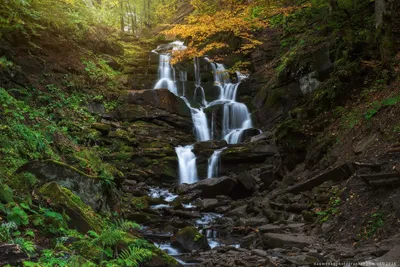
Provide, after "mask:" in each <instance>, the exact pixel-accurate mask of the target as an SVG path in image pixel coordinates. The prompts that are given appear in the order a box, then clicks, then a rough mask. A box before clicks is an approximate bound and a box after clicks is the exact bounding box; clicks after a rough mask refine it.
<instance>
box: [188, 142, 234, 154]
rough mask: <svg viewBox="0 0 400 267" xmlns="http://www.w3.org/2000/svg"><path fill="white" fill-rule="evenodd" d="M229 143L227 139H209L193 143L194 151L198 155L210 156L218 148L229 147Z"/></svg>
mask: <svg viewBox="0 0 400 267" xmlns="http://www.w3.org/2000/svg"><path fill="white" fill-rule="evenodd" d="M227 146H228V143H227V142H226V141H225V140H209V141H204V142H196V143H195V144H194V145H193V150H192V151H193V153H194V154H195V155H196V156H203V157H206V158H209V157H210V156H211V155H212V154H213V153H214V150H216V149H221V148H224V147H227Z"/></svg>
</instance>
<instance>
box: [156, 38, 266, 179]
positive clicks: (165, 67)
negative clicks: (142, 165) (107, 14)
mask: <svg viewBox="0 0 400 267" xmlns="http://www.w3.org/2000/svg"><path fill="white" fill-rule="evenodd" d="M184 49H186V46H184V44H183V42H181V41H175V42H172V43H170V44H166V45H161V46H159V47H157V48H156V49H155V50H153V51H152V52H154V53H157V54H159V66H158V78H159V79H158V81H157V83H156V85H155V86H154V89H161V88H167V89H168V90H169V91H171V92H172V93H174V94H175V95H177V96H180V97H181V98H182V99H183V100H184V101H185V103H186V105H187V106H188V107H189V108H190V110H191V114H192V120H193V125H194V132H195V135H196V140H197V141H208V140H211V139H215V136H216V135H215V134H214V130H215V127H216V125H221V128H222V129H221V139H224V140H226V141H227V143H228V144H238V143H240V142H243V141H244V140H243V137H244V132H245V131H246V130H247V129H249V128H252V127H253V122H252V119H251V114H250V113H249V110H248V108H247V106H246V105H245V104H243V103H239V102H237V101H236V97H237V92H238V89H239V85H240V83H241V81H242V80H243V79H245V78H246V76H245V75H243V74H242V73H240V72H236V73H235V75H236V77H234V78H236V79H235V80H237V82H232V80H231V75H230V73H229V72H228V70H227V69H226V68H225V66H224V65H223V64H220V63H215V62H212V61H211V60H209V59H208V58H204V60H205V61H206V62H208V64H210V67H211V70H212V74H213V79H214V87H213V88H218V89H219V92H218V93H219V96H218V98H217V99H215V100H213V101H211V102H208V101H207V99H206V92H205V91H206V90H205V89H204V88H203V85H202V77H201V64H200V58H195V59H194V88H192V89H193V96H191V95H189V94H190V90H189V89H191V88H189V86H188V78H187V77H188V70H179V72H178V80H177V79H176V78H177V77H176V76H177V75H176V71H175V68H174V67H173V66H172V65H171V56H172V54H173V53H174V51H179V50H184ZM207 88H208V87H207ZM191 103H196V104H195V105H194V106H198V107H193V106H192V104H191ZM216 105H222V110H223V112H222V121H220V122H219V123H217V121H216V120H217V119H218V117H217V116H211V118H210V119H209V118H207V114H206V112H205V110H207V109H208V108H211V107H213V106H216ZM209 121H210V123H209ZM210 124H211V127H210ZM210 128H211V129H210ZM260 132H261V131H260ZM191 149H192V146H186V147H178V148H177V149H176V151H177V154H178V158H179V169H180V180H181V183H183V182H185V183H193V182H196V181H197V180H198V177H197V171H189V170H191V169H193V168H196V164H195V163H193V162H195V160H196V158H195V155H194V154H192V153H191V152H190V151H191ZM222 151H223V150H218V151H215V153H214V154H213V156H212V157H211V158H210V160H209V166H208V168H209V169H208V175H207V176H208V177H217V176H218V162H219V157H220V154H221V153H222ZM181 164H184V165H185V166H182V165H181ZM189 165H190V166H189Z"/></svg>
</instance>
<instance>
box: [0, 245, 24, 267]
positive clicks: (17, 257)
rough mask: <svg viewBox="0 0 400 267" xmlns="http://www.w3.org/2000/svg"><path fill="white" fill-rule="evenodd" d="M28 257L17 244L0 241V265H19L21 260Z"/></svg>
mask: <svg viewBox="0 0 400 267" xmlns="http://www.w3.org/2000/svg"><path fill="white" fill-rule="evenodd" d="M28 259H29V257H28V255H26V254H25V252H23V251H22V250H21V248H20V247H19V246H18V245H15V244H6V243H0V266H4V265H8V264H9V265H12V266H20V264H21V263H22V262H24V261H26V260H28Z"/></svg>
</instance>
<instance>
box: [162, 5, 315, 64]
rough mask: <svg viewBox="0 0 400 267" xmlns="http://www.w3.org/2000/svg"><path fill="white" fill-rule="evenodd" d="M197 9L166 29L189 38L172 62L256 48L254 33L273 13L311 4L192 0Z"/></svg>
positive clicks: (289, 10)
mask: <svg viewBox="0 0 400 267" xmlns="http://www.w3.org/2000/svg"><path fill="white" fill-rule="evenodd" d="M191 2H192V5H193V6H194V7H195V9H196V11H195V12H194V13H193V14H192V15H190V16H189V17H188V18H187V24H179V25H175V26H174V27H173V28H171V29H169V30H166V31H164V32H163V33H164V34H165V35H168V36H177V37H179V38H182V39H184V40H185V41H186V42H189V44H188V49H187V50H186V51H179V52H178V53H174V55H173V59H172V63H176V62H178V61H181V60H183V59H184V58H188V57H189V58H192V57H199V56H204V55H207V54H209V53H213V52H218V53H221V52H222V53H243V54H246V53H248V52H250V51H251V50H253V49H254V48H255V47H256V46H258V45H260V44H261V42H260V41H258V40H257V38H256V37H255V35H254V33H255V32H256V31H257V30H259V29H262V28H265V27H267V26H268V22H269V19H268V18H269V17H271V16H274V15H277V14H284V15H287V14H289V13H291V12H294V11H296V10H297V9H299V8H304V7H306V6H308V5H302V6H290V7H279V6H276V3H275V4H274V5H272V4H266V2H265V1H258V0H253V1H245V0H192V1H191Z"/></svg>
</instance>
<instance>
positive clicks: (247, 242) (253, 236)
mask: <svg viewBox="0 0 400 267" xmlns="http://www.w3.org/2000/svg"><path fill="white" fill-rule="evenodd" d="M257 239H258V235H257V233H255V232H252V233H250V234H249V235H247V236H245V237H243V238H242V240H241V241H240V247H241V248H251V247H254V246H255V244H256V242H257Z"/></svg>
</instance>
